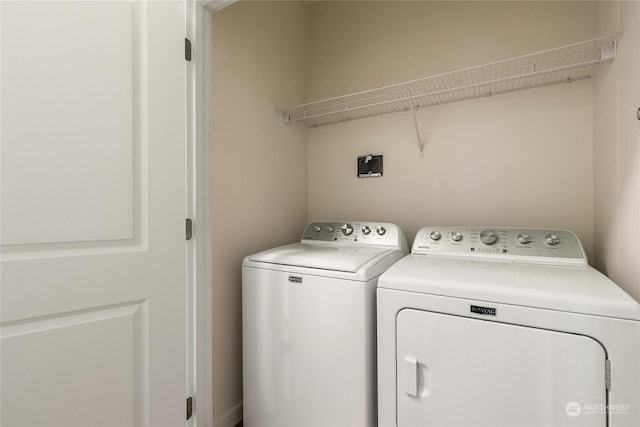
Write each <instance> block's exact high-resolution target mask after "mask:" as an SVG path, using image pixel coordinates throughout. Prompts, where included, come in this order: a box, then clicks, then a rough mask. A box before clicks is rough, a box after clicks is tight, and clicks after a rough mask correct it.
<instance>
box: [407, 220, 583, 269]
mask: <svg viewBox="0 0 640 427" xmlns="http://www.w3.org/2000/svg"><path fill="white" fill-rule="evenodd" d="M411 253H413V254H417V255H433V256H453V257H470V258H473V259H486V260H495V261H506V262H518V263H531V264H562V265H576V266H584V265H586V264H587V257H586V255H585V253H584V250H583V248H582V244H581V243H580V240H579V239H578V237H577V236H576V235H575V234H573V233H572V232H570V231H567V230H548V229H538V228H500V227H425V228H423V229H421V230H420V231H419V232H418V234H417V235H416V238H415V240H414V242H413V248H412V249H411Z"/></svg>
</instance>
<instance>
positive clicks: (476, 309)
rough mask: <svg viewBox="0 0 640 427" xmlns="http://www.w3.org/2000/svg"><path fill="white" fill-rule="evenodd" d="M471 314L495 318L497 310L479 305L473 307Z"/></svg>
mask: <svg viewBox="0 0 640 427" xmlns="http://www.w3.org/2000/svg"><path fill="white" fill-rule="evenodd" d="M471 312H472V313H476V314H484V315H485V316H495V315H496V314H497V313H496V309H495V308H493V307H480V306H479V305H472V306H471Z"/></svg>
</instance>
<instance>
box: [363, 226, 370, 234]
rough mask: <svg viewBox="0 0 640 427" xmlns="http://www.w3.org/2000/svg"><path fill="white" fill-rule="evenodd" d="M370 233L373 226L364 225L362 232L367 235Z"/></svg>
mask: <svg viewBox="0 0 640 427" xmlns="http://www.w3.org/2000/svg"><path fill="white" fill-rule="evenodd" d="M369 233H371V228H369V226H368V225H365V226H364V227H362V234H364V235H365V236H366V235H368V234H369Z"/></svg>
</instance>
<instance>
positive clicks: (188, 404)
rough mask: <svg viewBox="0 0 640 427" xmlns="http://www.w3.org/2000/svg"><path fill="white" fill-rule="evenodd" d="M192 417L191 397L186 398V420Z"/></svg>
mask: <svg viewBox="0 0 640 427" xmlns="http://www.w3.org/2000/svg"><path fill="white" fill-rule="evenodd" d="M191 415H193V397H191V396H189V397H187V420H189V418H191Z"/></svg>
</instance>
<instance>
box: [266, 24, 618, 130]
mask: <svg viewBox="0 0 640 427" xmlns="http://www.w3.org/2000/svg"><path fill="white" fill-rule="evenodd" d="M617 40H618V35H609V36H605V37H600V38H597V39H593V40H587V41H583V42H580V43H574V44H570V45H567V46H562V47H558V48H555V49H549V50H544V51H541V52H536V53H532V54H529V55H523V56H518V57H515V58H510V59H506V60H502V61H497V62H492V63H489V64H485V65H480V66H477V67H471V68H465V69H462V70H458V71H453V72H449V73H444V74H439V75H435V76H430V77H425V78H422V79H418V80H413V81H409V82H405V83H400V84H395V85H391V86H386V87H382V88H378V89H373V90H367V91H364V92H358V93H353V94H350V95H344V96H339V97H336V98H330V99H325V100H322V101H316V102H311V103H308V104H303V105H298V106H295V107H289V108H284V109H281V110H278V112H279V113H281V114H282V115H283V117H284V120H285V122H287V123H289V122H304V123H306V124H307V125H308V126H310V127H315V126H322V125H328V124H331V123H337V122H343V121H347V120H354V119H360V118H364V117H370V116H375V115H380V114H387V113H394V112H398V111H408V110H410V109H414V111H415V109H419V108H423V107H429V106H433V105H439V104H446V103H450V102H456V101H462V100H465V99H472V98H477V97H482V96H492V95H497V94H501V93H507V92H513V91H517V90H523V89H530V88H535V87H541V86H548V85H552V84H557V83H567V82H572V81H576V80H582V79H588V78H590V77H591V74H592V72H593V69H594V67H595V65H596V64H598V63H600V62H602V61H606V60H611V59H613V58H615V56H616V43H617Z"/></svg>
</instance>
